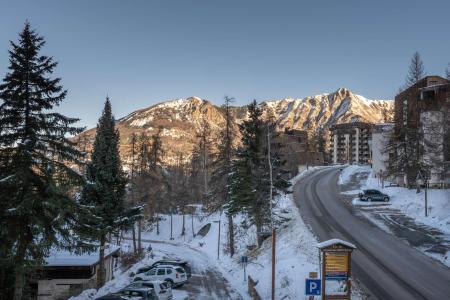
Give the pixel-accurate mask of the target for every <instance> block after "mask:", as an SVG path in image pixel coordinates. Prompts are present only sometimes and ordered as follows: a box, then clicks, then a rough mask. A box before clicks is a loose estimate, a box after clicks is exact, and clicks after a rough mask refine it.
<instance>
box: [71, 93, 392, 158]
mask: <svg viewBox="0 0 450 300" xmlns="http://www.w3.org/2000/svg"><path fill="white" fill-rule="evenodd" d="M260 105H261V106H262V107H263V109H264V117H265V118H267V117H268V116H269V115H272V116H274V117H275V120H276V121H277V124H278V125H277V129H278V130H284V129H285V128H292V129H301V130H306V131H308V134H309V135H310V136H313V135H314V134H315V133H316V131H317V130H318V129H319V128H323V129H325V130H326V129H328V128H329V127H330V126H331V125H333V124H339V123H346V122H353V121H363V122H370V123H379V122H383V121H384V119H385V117H386V115H388V116H389V112H390V111H392V107H393V101H390V100H369V99H366V98H364V97H363V96H359V95H356V94H354V93H352V92H351V91H349V90H348V89H345V88H340V89H338V90H336V91H335V92H333V93H327V94H320V95H316V96H308V97H305V98H303V99H281V100H272V101H264V102H262V103H261V104H260ZM232 113H233V118H234V119H235V121H236V124H238V123H240V122H242V120H243V119H245V118H246V111H245V106H244V107H233V109H232ZM203 119H205V120H206V122H208V124H209V125H210V127H211V131H212V134H213V135H214V136H215V135H217V134H218V133H219V132H220V130H221V128H223V126H224V124H225V119H224V113H223V109H222V108H221V107H220V106H216V105H214V104H212V103H211V102H210V101H208V100H205V99H201V98H199V97H189V98H185V99H176V100H171V101H166V102H162V103H158V104H155V105H152V106H150V107H148V108H144V109H140V110H137V111H134V112H132V113H130V114H129V115H127V116H125V117H123V118H121V119H119V120H118V121H117V127H118V129H119V131H120V138H121V154H122V156H123V158H124V159H125V161H126V160H127V157H128V156H129V144H130V140H131V135H132V133H137V134H140V133H141V132H146V133H147V134H148V135H152V134H155V133H156V131H157V130H158V128H159V127H161V128H162V142H163V146H164V149H165V158H164V161H165V163H167V164H174V163H175V162H176V161H177V159H178V158H179V157H180V156H182V159H184V160H187V159H188V158H189V157H190V154H191V152H192V149H193V146H194V144H195V142H196V135H197V133H198V132H199V130H200V128H201V126H202V125H201V124H202V122H203ZM234 130H235V133H236V134H235V136H236V143H238V139H239V134H238V128H237V126H235V129H234ZM94 136H95V128H94V129H90V130H87V131H85V132H84V133H82V134H81V135H80V136H78V137H77V138H76V139H81V140H82V141H83V143H81V144H84V146H83V147H85V149H86V150H88V151H89V149H90V147H91V145H92V142H93V139H94Z"/></svg>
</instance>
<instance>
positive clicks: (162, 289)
mask: <svg viewBox="0 0 450 300" xmlns="http://www.w3.org/2000/svg"><path fill="white" fill-rule="evenodd" d="M126 288H127V289H130V288H149V289H153V290H155V294H156V297H157V299H158V300H172V298H173V293H172V288H171V287H170V286H169V285H168V284H167V282H165V281H160V280H154V281H135V282H133V283H132V284H130V285H128V286H127V287H126Z"/></svg>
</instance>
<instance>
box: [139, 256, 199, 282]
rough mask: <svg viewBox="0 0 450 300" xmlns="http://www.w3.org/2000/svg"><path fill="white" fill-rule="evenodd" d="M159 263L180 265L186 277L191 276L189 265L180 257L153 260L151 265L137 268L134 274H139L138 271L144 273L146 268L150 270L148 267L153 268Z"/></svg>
mask: <svg viewBox="0 0 450 300" xmlns="http://www.w3.org/2000/svg"><path fill="white" fill-rule="evenodd" d="M160 265H166V266H167V265H172V266H180V267H182V268H183V269H184V270H185V271H186V274H187V277H188V278H190V277H191V275H192V273H191V272H192V271H191V266H190V265H189V264H188V262H187V261H185V260H181V259H162V260H158V261H156V262H154V263H153V264H152V265H150V266H146V267H142V268H139V269H138V270H137V273H136V274H139V273H145V272H147V271H148V270H150V269H152V268H154V267H157V266H160Z"/></svg>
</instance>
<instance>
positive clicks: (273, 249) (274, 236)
mask: <svg viewBox="0 0 450 300" xmlns="http://www.w3.org/2000/svg"><path fill="white" fill-rule="evenodd" d="M275 247H276V231H275V228H272V300H275Z"/></svg>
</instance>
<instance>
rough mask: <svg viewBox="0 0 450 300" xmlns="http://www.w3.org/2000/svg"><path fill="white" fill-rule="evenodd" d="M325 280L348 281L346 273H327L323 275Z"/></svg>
mask: <svg viewBox="0 0 450 300" xmlns="http://www.w3.org/2000/svg"><path fill="white" fill-rule="evenodd" d="M325 279H326V280H348V274H347V272H328V273H327V274H325Z"/></svg>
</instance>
